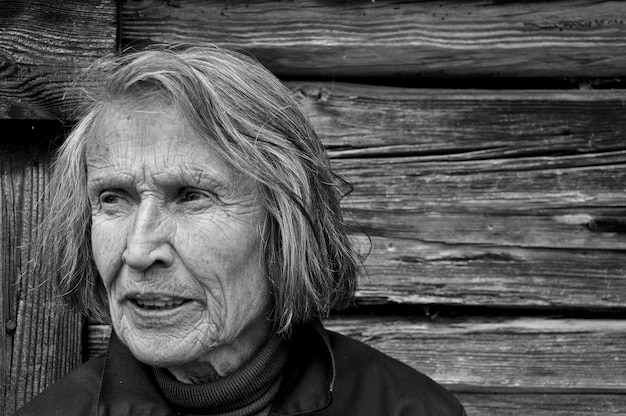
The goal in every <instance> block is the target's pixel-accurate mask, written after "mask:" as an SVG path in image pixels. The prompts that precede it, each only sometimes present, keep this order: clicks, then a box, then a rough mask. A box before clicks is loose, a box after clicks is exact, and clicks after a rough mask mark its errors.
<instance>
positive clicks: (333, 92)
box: [287, 81, 626, 165]
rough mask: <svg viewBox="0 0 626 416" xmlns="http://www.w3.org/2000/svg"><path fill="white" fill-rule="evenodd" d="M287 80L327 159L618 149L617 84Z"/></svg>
mask: <svg viewBox="0 0 626 416" xmlns="http://www.w3.org/2000/svg"><path fill="white" fill-rule="evenodd" d="M287 85H288V86H289V87H290V88H291V89H292V90H293V91H294V93H295V95H296V97H297V98H298V99H299V101H300V103H301V104H302V106H303V108H304V109H305V111H306V112H307V113H308V114H309V116H310V117H311V118H312V121H313V124H314V126H315V127H316V129H317V131H318V134H319V136H320V138H321V139H322V140H323V141H324V143H325V145H326V147H327V148H328V150H329V152H330V155H331V156H332V157H334V158H371V157H397V156H421V157H422V158H423V160H424V161H432V162H439V163H441V162H446V161H460V162H462V161H471V160H475V161H481V160H489V159H496V160H497V159H511V158H522V157H528V156H545V157H549V156H568V155H577V154H596V153H603V152H608V151H620V150H625V148H626V145H625V143H624V140H623V137H624V133H625V132H626V121H625V120H624V117H623V114H624V110H625V109H626V91H624V90H472V89H469V90H462V89H443V88H441V89H427V88H393V87H384V86H375V85H359V84H348V83H340V82H333V83H323V82H315V83H314V82H295V81H292V82H288V83H287ZM539 160H542V159H539ZM543 160H545V163H544V164H545V165H548V163H549V162H550V161H551V159H543ZM565 160H567V159H565Z"/></svg>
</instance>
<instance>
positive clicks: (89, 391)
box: [15, 357, 105, 416]
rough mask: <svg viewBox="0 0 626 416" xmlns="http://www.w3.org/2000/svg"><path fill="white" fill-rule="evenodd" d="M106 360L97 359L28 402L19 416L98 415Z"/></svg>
mask: <svg viewBox="0 0 626 416" xmlns="http://www.w3.org/2000/svg"><path fill="white" fill-rule="evenodd" d="M104 360H105V359H104V357H99V358H95V359H93V360H91V361H88V362H86V363H85V364H83V365H81V366H80V367H78V368H76V369H75V370H73V371H71V372H70V373H68V374H67V375H65V376H64V377H63V378H61V380H59V381H58V382H56V383H54V384H53V385H51V386H50V387H48V388H47V389H45V390H44V391H43V392H41V393H40V394H39V395H38V396H36V397H34V398H33V399H32V400H31V401H29V402H28V403H26V405H24V407H22V408H21V409H19V410H18V411H17V413H15V416H31V415H32V416H34V415H49V416H61V415H64V416H66V415H67V416H73V415H76V416H78V415H81V416H82V415H90V414H91V415H95V414H96V408H97V405H98V395H99V393H100V380H101V379H102V370H103V367H104Z"/></svg>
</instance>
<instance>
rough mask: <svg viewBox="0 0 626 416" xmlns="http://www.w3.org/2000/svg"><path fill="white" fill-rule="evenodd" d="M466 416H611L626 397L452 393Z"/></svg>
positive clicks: (625, 404)
mask: <svg viewBox="0 0 626 416" xmlns="http://www.w3.org/2000/svg"><path fill="white" fill-rule="evenodd" d="M455 396H456V397H457V398H458V399H459V401H460V402H461V403H463V406H464V407H465V410H466V411H467V414H468V415H480V416H519V415H533V416H590V415H593V416H615V415H623V414H624V409H626V394H524V393H520V394H515V393H511V394H507V393H500V394H476V393H473V394H472V393H456V394H455Z"/></svg>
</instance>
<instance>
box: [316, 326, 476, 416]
mask: <svg viewBox="0 0 626 416" xmlns="http://www.w3.org/2000/svg"><path fill="white" fill-rule="evenodd" d="M327 333H328V339H329V342H330V345H331V348H332V350H333V355H334V360H335V371H336V378H335V388H334V394H333V396H334V399H333V405H331V407H335V406H337V407H338V408H341V407H342V406H345V408H346V409H348V408H349V409H351V410H350V411H349V412H348V413H349V414H352V415H357V414H358V415H382V414H384V415H398V416H399V415H423V416H428V415H432V416H435V415H437V416H448V415H449V416H462V415H464V414H465V413H464V410H463V407H462V406H461V404H460V403H459V402H458V400H457V399H456V398H455V397H454V396H453V395H452V394H450V393H449V392H448V391H447V390H446V389H445V388H443V387H442V386H440V385H439V384H437V383H436V382H435V381H433V380H432V379H431V378H429V377H428V376H426V375H425V374H422V373H420V372H419V371H417V370H415V369H413V368H411V367H409V366H408V365H406V364H404V363H402V362H400V361H398V360H396V359H394V358H392V357H390V356H388V355H386V354H384V353H382V352H380V351H378V350H376V349H374V348H372V347H370V346H368V345H366V344H364V343H362V342H359V341H356V340H353V339H351V338H348V337H346V336H344V335H340V334H337V333H335V332H332V331H327ZM355 406H358V407H359V411H357V409H355ZM348 413H346V414H348Z"/></svg>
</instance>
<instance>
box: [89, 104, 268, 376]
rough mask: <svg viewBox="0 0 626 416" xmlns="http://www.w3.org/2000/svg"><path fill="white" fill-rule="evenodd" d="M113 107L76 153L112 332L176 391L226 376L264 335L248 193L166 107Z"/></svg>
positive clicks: (263, 297) (257, 236) (247, 184)
mask: <svg viewBox="0 0 626 416" xmlns="http://www.w3.org/2000/svg"><path fill="white" fill-rule="evenodd" d="M114 104H115V105H113V104H112V105H110V106H109V107H108V108H107V109H105V110H104V111H103V112H102V113H101V114H100V116H99V118H98V120H97V122H96V125H95V129H94V133H95V134H94V135H93V136H94V137H92V138H91V139H90V142H89V143H88V144H87V153H86V155H87V179H88V194H89V198H90V201H91V206H92V230H91V231H92V247H93V254H94V258H95V262H96V266H97V268H98V271H99V272H100V275H101V277H102V281H103V282H104V286H105V287H106V290H107V293H108V298H109V304H110V312H111V317H112V322H113V327H114V329H115V331H116V333H117V334H118V336H119V338H120V339H121V341H122V342H123V343H124V344H126V345H127V346H128V347H129V348H130V350H131V352H132V353H133V355H135V356H136V357H137V358H138V359H139V360H140V361H142V362H144V363H146V364H148V365H151V366H156V367H165V368H168V369H169V370H170V371H171V372H172V373H173V374H174V375H175V376H176V377H177V378H178V379H179V380H181V381H183V382H187V383H198V382H204V381H207V380H211V379H214V378H215V377H217V376H223V375H226V374H229V373H231V372H233V371H234V370H236V369H237V368H238V367H240V366H241V364H242V363H243V362H245V361H246V360H247V359H248V358H250V357H251V355H253V354H254V353H255V352H256V351H257V350H258V348H259V347H260V345H261V344H262V343H263V342H264V341H265V339H266V338H267V336H268V332H269V328H270V327H271V324H270V322H269V321H268V316H269V311H270V309H271V300H270V295H269V285H268V282H267V279H266V278H265V277H264V273H263V271H264V264H263V256H262V232H261V230H262V225H263V221H264V218H265V211H264V209H263V208H262V206H261V205H260V203H259V202H258V200H257V198H258V193H257V190H256V188H255V186H254V184H253V183H252V182H251V180H249V179H246V178H244V177H242V176H241V175H237V174H236V173H235V172H234V171H233V169H232V168H230V167H229V166H228V165H227V164H226V163H224V161H222V160H221V159H220V158H218V157H217V156H216V155H215V153H214V152H213V151H212V150H211V148H210V147H209V145H207V143H206V140H205V139H202V138H200V137H198V136H197V135H196V134H194V133H193V132H192V131H191V130H190V129H189V128H187V127H186V126H185V124H184V123H183V122H182V121H181V119H180V118H179V117H178V116H177V114H176V113H175V112H173V111H172V110H171V109H168V108H167V107H165V106H162V107H158V106H154V107H152V108H147V109H145V110H142V111H138V110H137V109H134V110H131V109H128V108H125V107H124V105H122V104H120V103H114Z"/></svg>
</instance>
